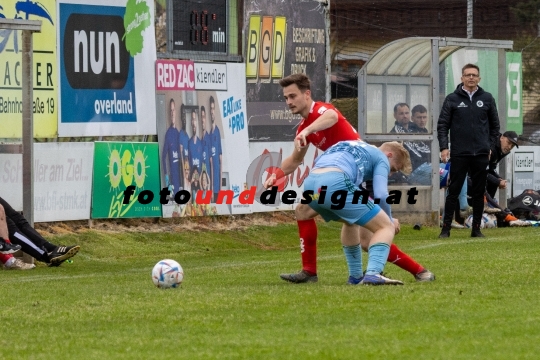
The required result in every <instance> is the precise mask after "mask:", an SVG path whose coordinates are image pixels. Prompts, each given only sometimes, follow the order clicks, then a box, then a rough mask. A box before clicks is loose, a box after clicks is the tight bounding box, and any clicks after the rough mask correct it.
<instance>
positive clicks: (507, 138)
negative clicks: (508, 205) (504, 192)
mask: <svg viewBox="0 0 540 360" xmlns="http://www.w3.org/2000/svg"><path fill="white" fill-rule="evenodd" d="M499 139H500V140H498V141H497V142H496V143H495V148H494V149H492V150H491V157H490V158H489V169H488V174H487V184H486V191H487V193H488V194H489V196H491V197H492V198H494V197H495V193H496V192H497V189H506V186H507V182H506V180H504V179H503V178H502V177H501V176H499V174H498V173H497V171H496V170H495V169H496V168H497V164H498V163H499V162H500V161H501V160H502V159H503V158H504V157H505V156H506V155H508V154H510V151H512V149H513V148H514V146H515V147H518V148H519V146H517V145H518V142H517V141H518V135H517V134H516V132H515V131H507V132H505V133H504V134H502V135H501V134H499Z"/></svg>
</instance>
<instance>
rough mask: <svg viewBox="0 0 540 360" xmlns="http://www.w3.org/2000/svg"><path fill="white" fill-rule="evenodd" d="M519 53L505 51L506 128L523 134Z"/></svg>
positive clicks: (521, 81)
mask: <svg viewBox="0 0 540 360" xmlns="http://www.w3.org/2000/svg"><path fill="white" fill-rule="evenodd" d="M522 75H523V73H522V65H521V53H520V52H507V53H506V109H507V114H506V130H512V131H515V132H516V133H517V134H523V101H522V99H523V92H522V89H523V80H522V79H523V77H522Z"/></svg>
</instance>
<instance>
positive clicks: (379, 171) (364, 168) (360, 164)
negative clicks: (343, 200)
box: [313, 141, 392, 219]
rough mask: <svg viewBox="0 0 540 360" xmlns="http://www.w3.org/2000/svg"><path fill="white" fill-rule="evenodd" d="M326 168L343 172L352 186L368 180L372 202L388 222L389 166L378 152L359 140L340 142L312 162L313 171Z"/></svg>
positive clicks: (384, 156) (389, 211)
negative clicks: (372, 196) (378, 207)
mask: <svg viewBox="0 0 540 360" xmlns="http://www.w3.org/2000/svg"><path fill="white" fill-rule="evenodd" d="M330 167H333V168H338V169H340V170H341V171H343V173H344V174H345V175H346V176H347V177H348V178H349V180H350V182H351V183H352V184H353V185H354V186H355V187H358V186H359V185H360V184H362V183H363V182H364V181H369V180H372V181H373V193H374V197H375V199H380V203H379V206H380V207H381V208H382V209H383V211H384V212H385V213H386V214H387V215H388V217H390V219H392V214H391V210H390V205H389V204H387V203H386V198H387V197H388V175H389V174H390V163H389V162H388V158H387V157H386V155H385V154H384V153H383V152H382V151H381V150H379V149H378V148H376V147H374V146H372V145H369V144H367V143H365V142H363V141H341V142H339V143H337V144H335V145H334V146H332V147H330V148H329V149H328V150H326V151H325V152H324V153H323V154H321V155H320V156H319V157H318V158H317V159H315V166H314V168H313V170H315V169H318V168H330ZM328 185H331V184H328ZM349 190H350V191H354V189H352V188H351V189H349Z"/></svg>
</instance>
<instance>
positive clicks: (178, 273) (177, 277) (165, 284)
mask: <svg viewBox="0 0 540 360" xmlns="http://www.w3.org/2000/svg"><path fill="white" fill-rule="evenodd" d="M182 280H184V269H182V266H180V264H179V263H177V262H176V261H174V260H170V259H165V260H161V261H159V262H158V263H157V264H156V265H155V266H154V268H153V269H152V281H153V282H154V285H156V286H157V287H158V288H161V289H169V288H175V287H178V286H179V285H180V284H181V283H182Z"/></svg>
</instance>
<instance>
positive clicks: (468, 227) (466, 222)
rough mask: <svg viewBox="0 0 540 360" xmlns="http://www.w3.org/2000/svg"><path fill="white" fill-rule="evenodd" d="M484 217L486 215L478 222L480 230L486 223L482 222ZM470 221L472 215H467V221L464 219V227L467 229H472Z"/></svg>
mask: <svg viewBox="0 0 540 360" xmlns="http://www.w3.org/2000/svg"><path fill="white" fill-rule="evenodd" d="M485 216H486V214H484V215H482V220H481V221H480V229H483V228H484V227H485V226H486V222H485V221H484V217H485ZM472 219H473V216H472V215H469V217H467V219H465V227H466V228H467V229H470V228H472Z"/></svg>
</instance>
